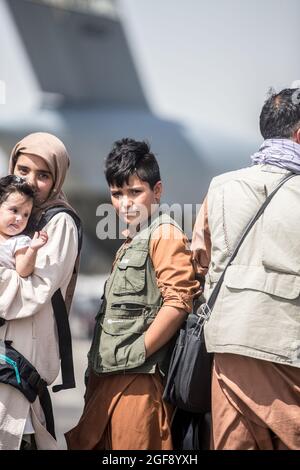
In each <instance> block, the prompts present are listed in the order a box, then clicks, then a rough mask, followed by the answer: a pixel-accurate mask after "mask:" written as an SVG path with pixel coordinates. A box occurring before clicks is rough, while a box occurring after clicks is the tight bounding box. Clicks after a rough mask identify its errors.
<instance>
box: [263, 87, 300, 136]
mask: <svg viewBox="0 0 300 470" xmlns="http://www.w3.org/2000/svg"><path fill="white" fill-rule="evenodd" d="M299 128H300V88H285V89H284V90H282V91H280V92H279V93H274V94H272V95H271V96H270V97H269V98H268V99H267V100H266V102H265V104H264V106H263V108H262V111H261V114H260V132H261V134H262V136H263V138H264V139H276V138H277V139H278V138H280V139H284V138H285V139H290V138H291V137H292V135H293V133H294V132H295V131H296V130H297V129H299Z"/></svg>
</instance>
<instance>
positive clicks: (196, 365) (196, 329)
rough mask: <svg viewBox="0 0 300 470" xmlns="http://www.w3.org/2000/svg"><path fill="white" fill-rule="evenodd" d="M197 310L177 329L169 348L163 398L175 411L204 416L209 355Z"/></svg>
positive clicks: (208, 391) (208, 387)
mask: <svg viewBox="0 0 300 470" xmlns="http://www.w3.org/2000/svg"><path fill="white" fill-rule="evenodd" d="M201 308H202V306H200V307H199V309H198V311H197V312H196V313H191V314H190V315H189V316H188V318H187V320H186V322H185V324H184V326H183V327H182V328H181V329H180V331H179V335H178V337H177V341H176V343H175V347H174V349H173V353H172V357H171V361H170V367H169V371H168V375H167V382H166V385H165V389H164V394H163V399H164V400H166V401H168V402H170V403H172V404H173V405H175V406H177V407H178V408H180V409H182V410H185V411H189V412H193V413H206V412H208V411H210V409H211V367H212V357H213V355H212V354H209V353H208V352H207V350H206V346H205V340H204V332H203V326H204V322H205V319H206V316H205V312H202V310H201Z"/></svg>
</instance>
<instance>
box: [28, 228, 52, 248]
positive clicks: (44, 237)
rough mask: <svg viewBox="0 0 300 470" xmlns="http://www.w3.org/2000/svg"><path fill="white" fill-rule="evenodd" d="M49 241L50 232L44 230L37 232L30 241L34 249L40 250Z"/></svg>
mask: <svg viewBox="0 0 300 470" xmlns="http://www.w3.org/2000/svg"><path fill="white" fill-rule="evenodd" d="M47 241H48V234H47V232H45V231H44V230H41V231H40V232H35V233H34V236H33V239H32V240H31V243H30V248H32V249H33V250H38V249H39V248H41V247H42V246H44V245H46V243H47Z"/></svg>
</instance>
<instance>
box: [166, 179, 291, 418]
mask: <svg viewBox="0 0 300 470" xmlns="http://www.w3.org/2000/svg"><path fill="white" fill-rule="evenodd" d="M294 176H295V174H288V175H287V176H285V177H284V178H283V179H282V180H281V181H280V182H279V184H278V186H276V188H275V189H274V190H273V191H272V192H271V193H270V194H269V196H268V197H267V198H266V200H265V201H264V203H263V204H262V206H261V207H260V208H259V209H258V211H257V213H256V214H255V216H254V217H253V218H252V219H251V220H250V222H249V223H248V225H247V226H246V228H245V230H244V232H243V234H242V236H241V238H240V240H239V242H238V243H237V246H236V247H235V249H234V251H233V253H232V255H231V257H230V259H229V261H228V263H227V265H226V267H225V269H224V271H223V272H222V274H221V276H220V278H219V280H218V282H217V284H216V286H215V288H214V289H213V291H212V293H211V295H210V297H209V299H208V301H207V303H203V304H202V305H200V307H199V308H198V309H197V310H195V311H194V312H193V313H191V314H189V316H188V318H187V320H186V322H185V324H184V327H183V328H181V330H180V332H179V335H178V337H177V340H176V343H175V347H174V350H173V354H172V357H171V361H170V366H169V371H168V375H167V378H166V386H165V389H164V394H163V399H164V400H166V401H168V402H170V403H172V404H173V405H175V406H177V407H178V408H180V409H183V410H186V411H189V412H193V413H206V412H208V411H210V408H211V370H212V357H213V355H212V354H210V353H208V352H207V350H206V347H205V338H204V324H205V322H206V321H207V320H208V319H209V317H210V315H211V311H212V309H213V307H214V304H215V302H216V299H217V296H218V294H219V291H220V289H221V286H222V283H223V279H224V276H225V272H226V269H227V268H228V266H230V265H231V263H232V261H233V260H234V258H235V257H236V255H237V253H238V250H239V249H240V246H241V245H242V243H243V241H244V239H245V237H246V236H247V234H248V233H249V231H250V229H251V228H252V227H253V225H254V224H255V222H256V221H257V220H258V218H259V217H260V216H261V214H262V213H263V212H264V210H265V208H266V207H267V205H268V204H269V202H270V201H271V199H272V197H273V196H274V195H275V194H276V192H277V191H278V190H279V188H280V187H281V186H282V185H283V184H284V183H285V182H286V181H288V180H289V179H290V178H293V177H294Z"/></svg>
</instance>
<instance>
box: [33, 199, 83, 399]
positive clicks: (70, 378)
mask: <svg viewBox="0 0 300 470" xmlns="http://www.w3.org/2000/svg"><path fill="white" fill-rule="evenodd" d="M60 212H65V213H67V214H69V215H70V216H71V217H72V218H73V220H74V222H75V224H76V227H77V232H78V255H79V253H80V250H81V246H82V224H81V220H80V218H79V217H78V216H77V215H76V214H75V212H73V211H72V210H70V209H67V208H66V207H64V206H56V207H51V208H50V209H48V210H47V211H46V212H45V213H44V214H43V216H42V218H41V220H40V222H39V224H38V230H41V229H42V228H44V227H45V225H47V223H48V222H49V221H50V220H51V219H52V217H54V216H55V215H56V214H59V213H60ZM77 259H78V257H77ZM75 265H76V263H75ZM51 303H52V308H53V312H54V317H55V321H56V325H57V333H58V345H59V355H60V360H61V376H62V384H60V385H55V386H54V387H53V388H52V390H53V392H59V391H60V390H65V389H69V388H74V387H75V377H74V364H73V352H72V337H71V330H70V324H69V317H68V312H67V308H66V303H65V301H64V298H63V296H62V293H61V290H60V289H57V291H56V292H55V293H54V294H53V296H52V298H51Z"/></svg>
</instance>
